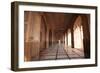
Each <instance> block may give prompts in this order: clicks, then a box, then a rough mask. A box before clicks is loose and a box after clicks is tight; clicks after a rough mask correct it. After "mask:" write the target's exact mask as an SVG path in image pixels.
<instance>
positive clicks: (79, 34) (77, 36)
mask: <svg viewBox="0 0 100 73" xmlns="http://www.w3.org/2000/svg"><path fill="white" fill-rule="evenodd" d="M81 24H82V19H81V17H80V16H78V17H77V19H76V21H75V23H74V28H73V29H74V48H78V49H82V48H83V28H82V25H81Z"/></svg>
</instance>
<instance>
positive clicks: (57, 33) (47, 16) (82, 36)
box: [24, 11, 90, 61]
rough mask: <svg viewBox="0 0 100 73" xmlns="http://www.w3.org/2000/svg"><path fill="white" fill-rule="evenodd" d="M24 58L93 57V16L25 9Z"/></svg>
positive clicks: (27, 59)
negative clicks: (91, 23)
mask: <svg viewBox="0 0 100 73" xmlns="http://www.w3.org/2000/svg"><path fill="white" fill-rule="evenodd" d="M24 23H25V24H24V44H25V45H24V50H25V51H24V60H25V61H35V60H38V61H40V60H58V59H83V58H90V15H89V14H73V13H54V12H32V11H25V12H24Z"/></svg>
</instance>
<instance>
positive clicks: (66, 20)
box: [43, 13, 75, 36]
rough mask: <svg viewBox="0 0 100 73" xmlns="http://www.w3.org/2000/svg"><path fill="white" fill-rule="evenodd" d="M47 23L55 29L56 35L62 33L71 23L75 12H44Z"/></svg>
mask: <svg viewBox="0 0 100 73" xmlns="http://www.w3.org/2000/svg"><path fill="white" fill-rule="evenodd" d="M43 15H44V17H45V20H46V24H47V25H48V26H49V27H50V28H51V30H53V31H54V33H55V35H56V36H59V35H61V34H62V33H63V32H64V31H65V30H66V29H67V26H68V25H70V23H71V21H72V19H73V17H74V15H75V14H69V13H44V14H43Z"/></svg>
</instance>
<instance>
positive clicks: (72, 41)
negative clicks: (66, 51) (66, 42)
mask: <svg viewBox="0 0 100 73" xmlns="http://www.w3.org/2000/svg"><path fill="white" fill-rule="evenodd" d="M71 39H72V40H71V44H72V46H71V47H72V48H74V31H73V25H72V27H71Z"/></svg>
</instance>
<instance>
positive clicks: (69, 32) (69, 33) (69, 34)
mask: <svg viewBox="0 0 100 73" xmlns="http://www.w3.org/2000/svg"><path fill="white" fill-rule="evenodd" d="M68 47H69V48H71V30H70V29H68Z"/></svg>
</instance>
